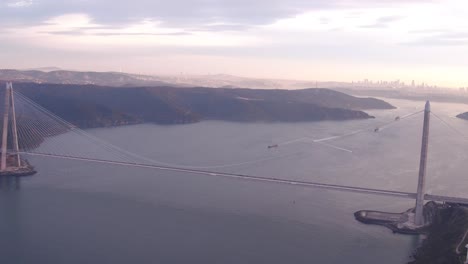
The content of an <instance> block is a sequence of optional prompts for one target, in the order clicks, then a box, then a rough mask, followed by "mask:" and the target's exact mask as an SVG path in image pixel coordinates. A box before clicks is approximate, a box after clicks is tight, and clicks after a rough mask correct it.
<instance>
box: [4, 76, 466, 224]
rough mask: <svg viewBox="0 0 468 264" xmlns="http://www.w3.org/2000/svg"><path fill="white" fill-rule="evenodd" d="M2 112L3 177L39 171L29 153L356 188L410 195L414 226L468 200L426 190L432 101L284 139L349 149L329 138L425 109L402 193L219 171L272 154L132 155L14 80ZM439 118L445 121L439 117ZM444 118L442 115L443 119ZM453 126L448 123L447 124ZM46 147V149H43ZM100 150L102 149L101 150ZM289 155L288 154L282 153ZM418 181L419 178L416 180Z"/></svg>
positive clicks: (356, 190) (338, 188)
mask: <svg viewBox="0 0 468 264" xmlns="http://www.w3.org/2000/svg"><path fill="white" fill-rule="evenodd" d="M1 109H3V112H2V114H1V116H3V122H2V130H1V131H0V133H1V159H0V177H1V176H24V175H31V174H34V173H35V171H34V168H33V166H31V165H30V164H29V163H28V161H27V159H26V158H27V157H28V156H40V157H46V158H51V159H67V160H77V161H85V162H92V163H101V164H110V165H115V166H128V167H138V168H146V169H155V170H161V171H174V172H182V173H187V174H198V175H206V176H212V177H226V178H234V179H240V180H248V181H258V182H265V183H274V184H283V185H294V186H302V187H308V188H318V189H325V190H333V191H344V192H354V193H363V194H372V195H383V196H390V197H400V198H407V199H414V200H415V201H416V206H415V217H414V224H415V226H422V225H423V224H424V219H423V205H424V201H425V200H432V201H439V202H447V203H457V204H465V205H468V199H467V198H461V197H450V196H439V195H431V194H426V192H425V189H426V188H425V187H426V186H425V177H426V165H427V153H428V146H429V144H428V142H429V125H430V117H431V114H432V115H433V113H432V112H431V108H430V103H429V102H427V103H426V106H425V109H424V110H421V111H417V112H415V113H411V114H408V115H406V116H402V117H399V118H398V119H397V120H395V121H392V122H389V123H386V124H384V125H382V126H380V127H379V128H377V129H376V128H375V126H373V127H369V128H364V129H360V130H357V131H353V132H350V133H347V134H343V135H339V136H331V137H326V138H321V139H311V138H301V139H296V140H291V141H288V142H283V143H279V144H278V145H280V146H281V145H287V144H291V143H293V142H297V141H301V140H308V141H310V142H313V143H316V144H321V145H324V146H327V147H331V148H335V149H338V150H343V151H348V152H351V150H347V149H344V148H341V147H338V146H335V145H333V144H331V143H330V142H331V141H333V140H335V139H338V138H343V137H349V136H353V135H356V134H359V133H362V132H364V131H369V130H370V131H374V130H375V131H376V132H377V131H378V130H380V129H383V128H385V127H387V126H390V125H391V124H393V123H394V122H397V121H400V120H403V119H407V118H410V117H413V116H415V115H417V114H419V113H422V112H424V125H423V136H422V145H421V146H422V147H421V156H420V165H419V175H418V185H417V190H415V192H401V191H395V190H384V189H373V188H364V187H358V186H346V185H335V184H324V183H319V182H311V181H298V180H288V179H282V178H275V177H263V176H255V175H247V174H240V173H228V172H218V171H214V169H217V168H227V167H235V166H240V165H246V164H255V163H259V162H263V161H267V160H271V159H275V158H280V157H270V158H264V159H258V160H250V161H245V162H242V163H236V164H223V165H219V166H198V167H195V166H181V165H178V164H168V163H163V162H159V161H156V160H152V159H149V158H146V157H143V156H140V155H138V154H135V153H131V152H129V151H126V150H124V149H122V148H119V147H117V146H115V145H112V144H109V143H107V142H105V141H103V140H101V139H99V138H97V137H95V136H93V135H91V134H90V133H88V132H86V131H84V130H82V129H80V128H78V127H76V126H74V125H73V124H71V123H69V122H67V121H66V120H64V119H62V118H60V117H59V116H57V115H55V114H54V113H52V112H50V111H48V110H47V109H45V108H44V107H43V106H41V105H39V104H37V103H36V102H34V101H33V100H31V99H30V98H28V97H26V96H25V95H23V94H21V93H19V92H16V91H14V89H13V85H12V83H7V85H6V89H5V91H4V105H3V107H2V108H1ZM434 116H435V117H436V118H438V119H440V117H438V116H437V115H434ZM440 120H441V121H442V122H444V121H443V120H442V119H440ZM446 125H448V126H449V124H447V123H446ZM64 134H73V135H74V136H76V137H78V138H79V139H80V140H81V141H80V142H86V143H87V144H83V146H81V147H80V149H79V151H76V149H75V150H73V149H69V148H67V147H66V146H67V144H66V141H67V138H66V137H63V136H62V135H64ZM45 139H47V141H50V143H51V144H48V146H54V148H51V147H47V146H41V144H42V143H43V142H44V140H45ZM39 146H41V147H39ZM97 150H99V151H97ZM283 157H285V156H283ZM415 180H416V179H415Z"/></svg>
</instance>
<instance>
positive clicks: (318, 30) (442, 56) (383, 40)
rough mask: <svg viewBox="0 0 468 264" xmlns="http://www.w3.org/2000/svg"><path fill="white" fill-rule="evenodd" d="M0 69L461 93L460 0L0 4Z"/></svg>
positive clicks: (465, 82)
mask: <svg viewBox="0 0 468 264" xmlns="http://www.w3.org/2000/svg"><path fill="white" fill-rule="evenodd" d="M0 25H1V27H0V50H1V52H0V61H1V63H0V68H17V69H25V68H36V67H46V66H57V67H60V68H64V69H75V70H90V71H124V72H130V73H142V74H171V75H174V74H180V73H181V72H183V73H186V74H195V75H196V74H232V75H239V76H245V77H256V78H279V79H298V80H318V81H346V82H351V81H356V80H363V79H366V78H368V79H372V80H386V81H393V80H397V79H400V80H401V81H404V82H406V83H411V81H412V80H416V81H417V82H426V83H431V84H433V85H438V86H449V87H467V86H468V74H467V73H468V28H467V27H468V2H466V1H463V0H448V1H437V0H380V1H378V0H359V1H357V0H355V1H353V0H316V1H302V0H290V1H280V0H258V1H257V0H256V1H246V0H218V1H206V0H172V1H163V0H133V1H122V0H113V1H111V0H99V1H90V0H70V1H59V0H3V1H2V2H0Z"/></svg>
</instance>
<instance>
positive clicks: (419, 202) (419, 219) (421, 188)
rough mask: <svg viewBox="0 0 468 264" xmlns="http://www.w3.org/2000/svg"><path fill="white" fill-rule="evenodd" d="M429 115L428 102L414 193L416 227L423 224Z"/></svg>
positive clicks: (427, 103)
mask: <svg viewBox="0 0 468 264" xmlns="http://www.w3.org/2000/svg"><path fill="white" fill-rule="evenodd" d="M430 114H431V104H430V103H429V101H427V102H426V106H425V108H424V125H423V134H422V145H421V158H420V161H419V178H418V190H417V193H416V209H415V215H414V224H415V225H416V226H422V225H423V224H424V215H423V208H424V196H425V195H426V193H425V183H426V164H427V151H428V147H429V144H428V143H429V120H430Z"/></svg>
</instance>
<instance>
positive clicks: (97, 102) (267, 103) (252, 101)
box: [0, 82, 394, 128]
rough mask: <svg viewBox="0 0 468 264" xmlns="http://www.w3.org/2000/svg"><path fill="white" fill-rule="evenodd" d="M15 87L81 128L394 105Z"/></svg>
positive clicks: (297, 95)
mask: <svg viewBox="0 0 468 264" xmlns="http://www.w3.org/2000/svg"><path fill="white" fill-rule="evenodd" d="M0 85H1V84H0ZM14 88H15V91H17V92H20V93H21V94H23V95H25V96H26V97H28V98H30V99H31V100H33V101H34V102H36V103H38V104H39V105H41V106H42V107H44V108H46V109H48V110H50V111H51V112H53V113H54V114H56V115H58V116H60V117H61V118H63V119H65V120H67V121H69V122H70V123H72V124H74V125H76V126H79V127H81V128H90V127H105V126H117V125H127V124H138V123H145V122H152V123H157V124H183V123H194V122H199V121H202V120H222V121H234V122H309V121H323V120H352V119H368V118H373V117H372V116H370V115H369V114H367V113H365V112H364V111H362V110H367V109H392V108H394V107H393V106H392V105H390V104H388V103H386V102H384V101H382V100H378V99H374V98H358V97H354V96H350V95H347V94H344V93H341V92H336V91H333V90H329V89H303V90H262V89H241V88H235V89H231V88H204V87H191V88H181V87H170V86H157V87H120V88H116V87H111V86H98V85H90V84H89V85H80V84H44V83H23V82H16V83H14ZM19 118H22V117H21V116H19ZM24 118H27V117H24Z"/></svg>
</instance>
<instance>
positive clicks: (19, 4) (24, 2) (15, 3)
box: [6, 0, 33, 8]
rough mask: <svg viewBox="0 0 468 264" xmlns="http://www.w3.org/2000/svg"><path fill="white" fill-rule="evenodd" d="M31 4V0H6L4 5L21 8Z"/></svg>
mask: <svg viewBox="0 0 468 264" xmlns="http://www.w3.org/2000/svg"><path fill="white" fill-rule="evenodd" d="M32 4H33V0H20V1H10V2H7V3H6V6H7V7H10V8H23V7H29V6H31V5H32Z"/></svg>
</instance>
